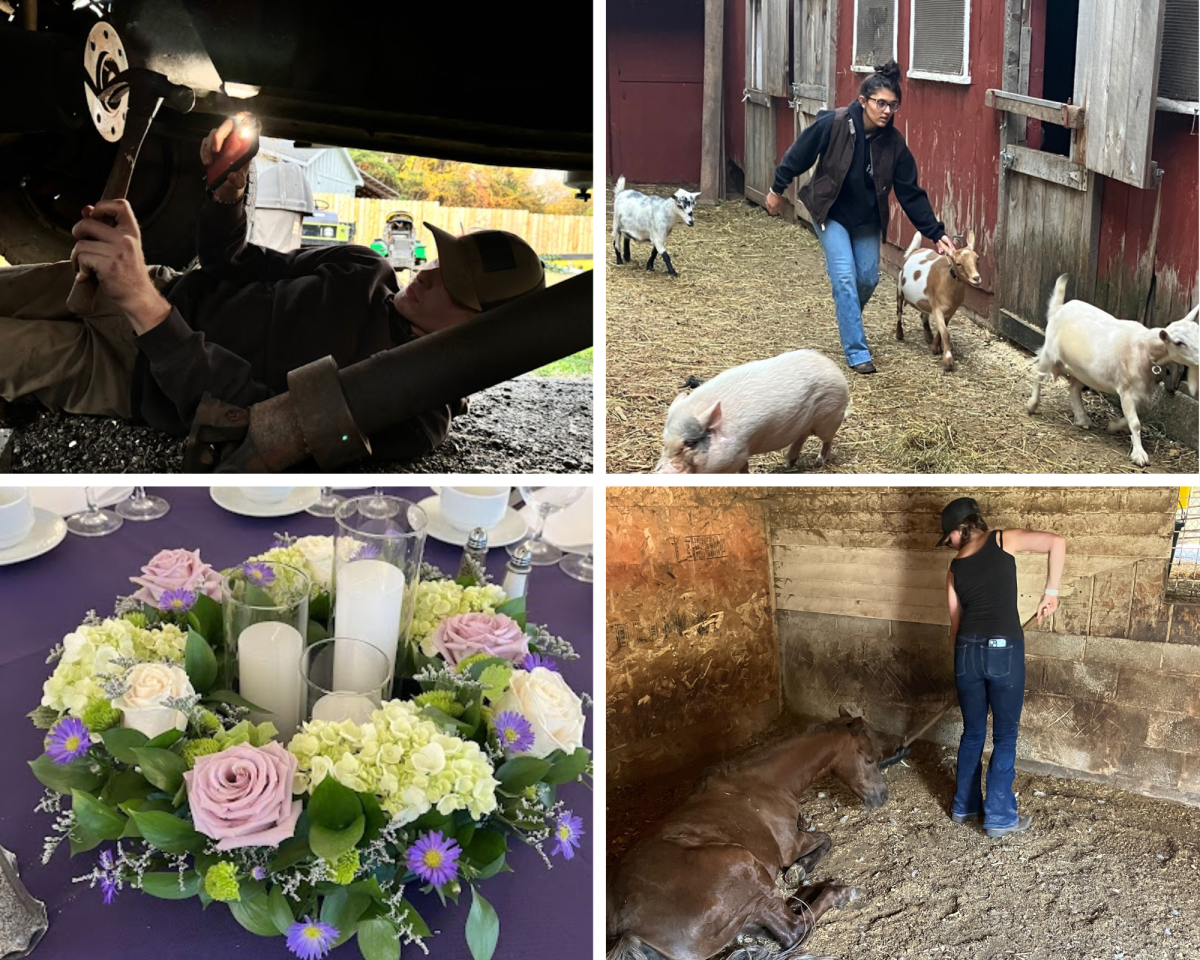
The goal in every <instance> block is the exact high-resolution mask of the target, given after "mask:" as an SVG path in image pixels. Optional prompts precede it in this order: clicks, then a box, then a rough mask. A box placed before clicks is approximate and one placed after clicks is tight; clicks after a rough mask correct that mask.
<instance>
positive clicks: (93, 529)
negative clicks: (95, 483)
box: [67, 487, 125, 537]
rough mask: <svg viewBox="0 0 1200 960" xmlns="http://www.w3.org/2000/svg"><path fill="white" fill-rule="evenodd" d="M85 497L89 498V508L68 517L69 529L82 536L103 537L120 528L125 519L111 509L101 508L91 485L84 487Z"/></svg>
mask: <svg viewBox="0 0 1200 960" xmlns="http://www.w3.org/2000/svg"><path fill="white" fill-rule="evenodd" d="M83 496H84V499H86V500H87V506H88V508H87V510H85V511H82V512H81V513H73V514H71V516H69V517H67V529H68V530H70V531H71V532H72V533H77V534H79V536H81V537H103V536H107V535H108V534H110V533H112V532H113V531H114V530H119V529H120V528H121V524H123V523H124V522H125V521H124V520H122V519H121V518H120V517H118V516H117V515H116V514H115V513H113V512H112V511H111V510H101V509H100V508H99V507H98V506H96V498H95V495H94V494H93V492H92V488H91V487H84V488H83Z"/></svg>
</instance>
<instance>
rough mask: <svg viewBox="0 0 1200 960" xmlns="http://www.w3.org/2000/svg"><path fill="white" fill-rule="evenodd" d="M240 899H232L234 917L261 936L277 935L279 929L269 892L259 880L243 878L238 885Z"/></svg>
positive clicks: (231, 905) (230, 905)
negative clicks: (276, 924)
mask: <svg viewBox="0 0 1200 960" xmlns="http://www.w3.org/2000/svg"><path fill="white" fill-rule="evenodd" d="M238 894H239V895H240V897H241V899H240V900H230V901H229V903H228V907H229V912H230V913H232V914H233V919H234V920H236V921H237V922H238V923H240V924H241V925H242V926H243V927H245V928H246V929H247V930H249V931H250V932H251V933H253V934H257V935H258V936H260V937H277V936H279V930H278V929H277V928H276V926H275V920H274V918H273V916H272V913H271V906H270V902H269V901H268V899H267V892H266V890H264V889H263V885H262V882H261V881H259V880H243V881H241V883H240V884H239V885H238Z"/></svg>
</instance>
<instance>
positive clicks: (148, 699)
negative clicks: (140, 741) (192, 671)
mask: <svg viewBox="0 0 1200 960" xmlns="http://www.w3.org/2000/svg"><path fill="white" fill-rule="evenodd" d="M128 683H129V687H128V689H127V690H126V691H125V693H123V694H122V695H121V696H120V697H118V698H117V699H116V700H113V701H111V702H112V705H113V706H114V707H116V708H117V709H118V710H120V711H122V712H123V713H124V714H125V718H124V720H122V722H121V726H123V727H128V728H131V729H133V730H139V731H141V732H142V733H144V734H145V735H146V736H147V737H150V738H151V739H153V738H154V737H157V736H158V735H159V734H160V733H166V732H167V731H168V730H171V729H174V730H186V729H187V717H186V716H185V715H184V713H183V711H182V710H174V709H172V708H170V707H164V706H163V700H166V699H170V698H176V697H190V696H191V695H192V694H194V693H195V692H196V691H195V690H193V689H192V682H191V681H190V680H189V679H188V675H187V672H186V671H184V669H183V668H182V667H175V666H171V665H169V664H165V663H139V664H138V665H137V666H136V667H134V668H133V669H132V670H130V671H129V677H128Z"/></svg>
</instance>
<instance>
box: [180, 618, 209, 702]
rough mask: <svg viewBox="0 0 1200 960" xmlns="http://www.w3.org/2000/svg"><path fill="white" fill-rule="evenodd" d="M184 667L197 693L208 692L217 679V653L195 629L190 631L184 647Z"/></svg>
mask: <svg viewBox="0 0 1200 960" xmlns="http://www.w3.org/2000/svg"><path fill="white" fill-rule="evenodd" d="M183 668H184V670H186V671H187V675H188V679H189V680H191V681H192V686H193V687H195V689H196V692H197V693H205V692H207V691H208V690H209V689H210V688H211V687H212V685H213V681H214V680H216V679H217V655H216V654H215V653H213V649H212V647H210V646H209V645H208V643H207V641H205V639H204V637H202V636H201V635H200V634H199V633H197V632H196V631H195V630H189V631H188V637H187V646H186V647H185V648H184V654H183Z"/></svg>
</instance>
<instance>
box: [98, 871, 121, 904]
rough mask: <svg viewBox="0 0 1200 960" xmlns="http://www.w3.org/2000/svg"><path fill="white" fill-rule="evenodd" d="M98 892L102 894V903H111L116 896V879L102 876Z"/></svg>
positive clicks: (107, 875) (106, 875)
mask: <svg viewBox="0 0 1200 960" xmlns="http://www.w3.org/2000/svg"><path fill="white" fill-rule="evenodd" d="M100 890H101V892H102V893H103V894H104V902H105V903H106V904H109V903H112V902H113V897H115V896H116V895H117V881H116V878H115V877H113V876H111V875H109V874H105V875H104V876H102V877H101V878H100Z"/></svg>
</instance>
